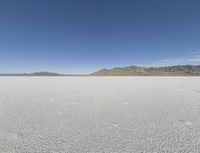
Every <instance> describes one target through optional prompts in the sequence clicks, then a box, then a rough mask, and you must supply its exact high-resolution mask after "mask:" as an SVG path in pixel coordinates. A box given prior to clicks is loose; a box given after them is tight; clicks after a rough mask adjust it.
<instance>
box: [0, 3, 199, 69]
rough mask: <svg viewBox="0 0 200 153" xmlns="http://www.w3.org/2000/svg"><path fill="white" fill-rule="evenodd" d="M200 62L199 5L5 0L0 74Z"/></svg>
mask: <svg viewBox="0 0 200 153" xmlns="http://www.w3.org/2000/svg"><path fill="white" fill-rule="evenodd" d="M174 64H200V1H199V0H0V73H8V72H32V71H42V70H45V71H56V72H62V73H88V72H92V71H95V70H98V69H101V68H110V67H114V66H127V65H144V66H160V65H174Z"/></svg>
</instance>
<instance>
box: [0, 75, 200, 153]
mask: <svg viewBox="0 0 200 153" xmlns="http://www.w3.org/2000/svg"><path fill="white" fill-rule="evenodd" d="M199 152H200V77H91V76H90V77H0V153H199Z"/></svg>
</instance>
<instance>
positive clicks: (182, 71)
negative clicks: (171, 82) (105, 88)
mask: <svg viewBox="0 0 200 153" xmlns="http://www.w3.org/2000/svg"><path fill="white" fill-rule="evenodd" d="M90 75H92V76H200V65H176V66H166V67H139V66H128V67H116V68H113V69H102V70H100V71H97V72H94V73H91V74H90Z"/></svg>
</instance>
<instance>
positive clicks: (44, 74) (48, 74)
mask: <svg viewBox="0 0 200 153" xmlns="http://www.w3.org/2000/svg"><path fill="white" fill-rule="evenodd" d="M0 76H64V75H63V74H59V73H53V72H45V71H44V72H33V73H21V74H14V73H13V74H12V73H7V74H0Z"/></svg>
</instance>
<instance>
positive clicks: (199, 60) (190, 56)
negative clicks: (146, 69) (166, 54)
mask: <svg viewBox="0 0 200 153" xmlns="http://www.w3.org/2000/svg"><path fill="white" fill-rule="evenodd" d="M184 64H193V65H199V64H200V51H193V52H188V53H187V54H186V55H184V56H180V57H172V58H166V59H160V60H157V61H155V62H153V63H151V64H149V65H150V66H169V65H184Z"/></svg>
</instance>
